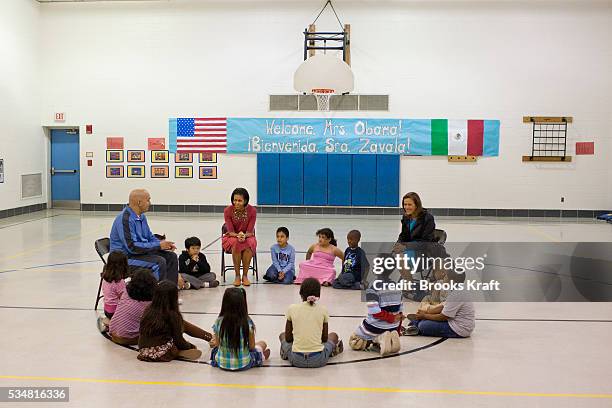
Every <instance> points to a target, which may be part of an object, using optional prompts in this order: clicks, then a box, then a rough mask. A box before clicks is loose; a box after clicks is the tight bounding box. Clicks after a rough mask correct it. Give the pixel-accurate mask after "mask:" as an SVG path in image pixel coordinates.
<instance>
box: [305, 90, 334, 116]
mask: <svg viewBox="0 0 612 408" xmlns="http://www.w3.org/2000/svg"><path fill="white" fill-rule="evenodd" d="M311 92H312V94H313V95H314V97H315V98H316V99H317V109H318V110H320V111H328V110H329V98H330V97H331V95H332V94H333V93H334V90H333V89H331V88H313V89H311Z"/></svg>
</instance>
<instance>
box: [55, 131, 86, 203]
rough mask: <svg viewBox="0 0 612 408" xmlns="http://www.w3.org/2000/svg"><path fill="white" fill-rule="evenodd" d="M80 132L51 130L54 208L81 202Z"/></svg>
mask: <svg viewBox="0 0 612 408" xmlns="http://www.w3.org/2000/svg"><path fill="white" fill-rule="evenodd" d="M80 178H81V169H80V166H79V132H78V131H76V130H65V129H52V130H51V200H52V201H53V202H54V206H57V205H59V206H62V205H63V204H64V203H78V202H79V201H80V200H81V186H80ZM68 205H70V204H68Z"/></svg>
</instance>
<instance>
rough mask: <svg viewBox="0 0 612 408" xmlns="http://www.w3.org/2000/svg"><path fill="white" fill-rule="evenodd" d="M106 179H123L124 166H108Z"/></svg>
mask: <svg viewBox="0 0 612 408" xmlns="http://www.w3.org/2000/svg"><path fill="white" fill-rule="evenodd" d="M106 178H123V166H106Z"/></svg>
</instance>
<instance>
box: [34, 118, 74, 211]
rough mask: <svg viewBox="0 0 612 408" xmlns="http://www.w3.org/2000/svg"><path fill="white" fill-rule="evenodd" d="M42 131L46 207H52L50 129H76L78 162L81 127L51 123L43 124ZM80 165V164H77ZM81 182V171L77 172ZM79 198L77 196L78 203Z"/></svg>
mask: <svg viewBox="0 0 612 408" xmlns="http://www.w3.org/2000/svg"><path fill="white" fill-rule="evenodd" d="M42 128H43V132H44V133H45V138H46V141H45V150H46V152H45V156H46V157H47V165H46V166H45V168H46V170H45V178H46V179H47V183H46V184H47V208H53V199H52V196H51V193H52V191H51V131H52V130H76V131H77V133H78V134H77V137H78V139H79V163H80V162H81V127H80V126H78V125H75V126H71V125H52V126H43V127H42ZM79 167H80V166H79ZM80 184H81V172H79V185H80ZM80 201H81V199H80V197H79V203H80Z"/></svg>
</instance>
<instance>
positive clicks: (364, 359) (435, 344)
mask: <svg viewBox="0 0 612 408" xmlns="http://www.w3.org/2000/svg"><path fill="white" fill-rule="evenodd" d="M101 334H102V336H103V337H104V338H106V339H107V340H110V341H112V340H111V338H110V336H109V335H108V333H101ZM446 340H447V339H445V338H439V339H437V340H435V341H433V342H431V343H429V344H426V345H424V346H421V347H417V348H413V349H410V350H406V351H402V352H401V353H396V354H390V355H388V356H375V357H366V358H360V359H357V360H349V361H332V362H330V363H327V364H326V365H328V366H333V365H345V364H355V363H363V362H366V361H376V360H385V359H388V358H395V357H400V356H404V355H406V354H412V353H416V352H417V351H421V350H426V349H428V348H431V347H434V346H437V345H438V344H441V343H443V342H444V341H446ZM115 344H116V343H115ZM117 345H118V346H121V347H123V348H126V349H129V350H132V351H138V349H137V348H136V346H128V345H124V344H117ZM202 354H204V353H202ZM177 360H179V361H184V362H186V363H192V364H204V365H210V363H209V362H208V361H201V360H198V361H194V360H186V359H182V358H179V359H177ZM291 367H293V366H292V365H289V364H264V365H263V366H262V367H261V368H291Z"/></svg>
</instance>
